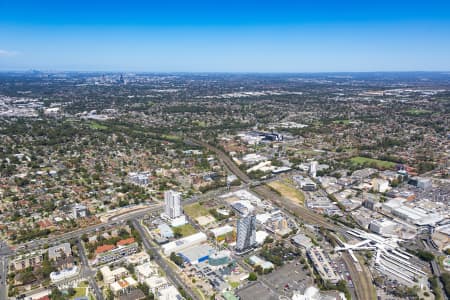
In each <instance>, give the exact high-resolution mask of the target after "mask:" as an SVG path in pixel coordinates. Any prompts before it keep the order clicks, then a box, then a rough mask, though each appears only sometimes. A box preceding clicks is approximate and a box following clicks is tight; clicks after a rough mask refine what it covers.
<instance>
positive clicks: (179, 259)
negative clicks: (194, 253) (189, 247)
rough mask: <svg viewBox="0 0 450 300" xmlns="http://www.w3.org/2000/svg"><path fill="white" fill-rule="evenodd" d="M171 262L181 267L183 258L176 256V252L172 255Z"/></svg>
mask: <svg viewBox="0 0 450 300" xmlns="http://www.w3.org/2000/svg"><path fill="white" fill-rule="evenodd" d="M170 260H171V261H173V262H174V263H175V264H177V265H178V266H180V267H181V266H182V265H183V258H181V256H179V255H176V254H175V252H172V253H170Z"/></svg>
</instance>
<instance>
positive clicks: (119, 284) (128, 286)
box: [109, 277, 138, 297]
mask: <svg viewBox="0 0 450 300" xmlns="http://www.w3.org/2000/svg"><path fill="white" fill-rule="evenodd" d="M137 285H138V283H137V281H136V280H134V279H133V278H132V277H126V278H124V279H120V280H118V281H115V282H113V283H111V284H110V285H109V288H110V289H111V292H112V293H113V294H114V296H116V297H118V296H121V295H126V294H129V293H130V292H131V291H132V290H134V289H135V288H136V287H137Z"/></svg>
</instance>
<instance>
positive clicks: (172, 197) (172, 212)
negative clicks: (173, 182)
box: [164, 190, 183, 219]
mask: <svg viewBox="0 0 450 300" xmlns="http://www.w3.org/2000/svg"><path fill="white" fill-rule="evenodd" d="M164 202H165V208H164V212H165V214H166V216H167V217H169V218H170V219H175V218H178V217H180V216H181V215H182V214H183V212H182V210H181V193H180V192H176V191H173V190H169V191H165V192H164Z"/></svg>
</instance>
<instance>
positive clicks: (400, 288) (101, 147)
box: [0, 71, 450, 300]
mask: <svg viewBox="0 0 450 300" xmlns="http://www.w3.org/2000/svg"><path fill="white" fill-rule="evenodd" d="M449 121H450V74H449V73H433V72H430V73H427V72H421V73H345V74H344V73H338V74H333V73H329V74H226V73H223V74H220V73H213V74H208V73H199V74H153V73H70V72H64V73H63V72H61V73H47V72H40V71H29V72H8V73H6V72H4V73H0V164H1V166H0V238H1V240H0V299H27V300H28V299H33V300H45V299H70V300H74V299H78V300H81V299H83V300H84V299H88V300H93V299H96V300H103V299H105V300H113V299H119V300H144V299H145V300H150V299H161V300H181V299H200V300H206V299H217V300H219V299H220V300H234V299H242V300H253V299H258V300H272V299H273V300H276V299H283V300H287V299H292V300H318V299H323V300H332V299H333V300H334V299H336V300H337V299H339V300H345V299H347V300H350V299H360V300H372V299H380V300H383V299H385V300H388V299H389V300H391V299H393V300H397V299H417V300H418V299H424V300H433V299H436V300H439V299H448V297H449V296H450V214H449V211H450V210H449V209H450V164H449V161H448V160H449V157H450V127H449Z"/></svg>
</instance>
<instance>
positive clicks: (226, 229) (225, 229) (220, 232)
mask: <svg viewBox="0 0 450 300" xmlns="http://www.w3.org/2000/svg"><path fill="white" fill-rule="evenodd" d="M233 231H234V228H233V227H232V226H230V225H228V224H227V225H225V226H222V227H217V228H214V229H211V233H212V234H213V235H214V237H215V238H216V239H218V238H219V237H221V236H225V235H227V234H230V233H232V232H233Z"/></svg>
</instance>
